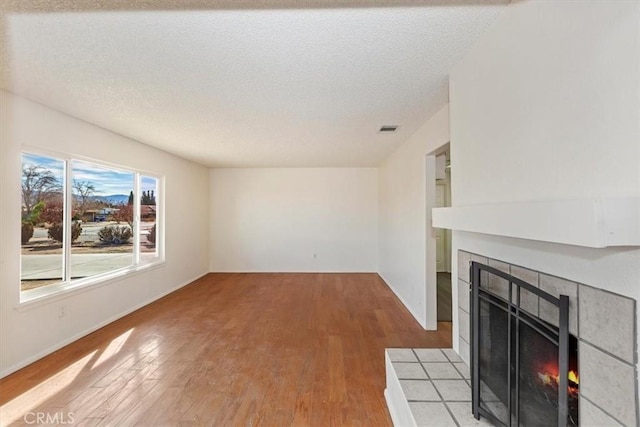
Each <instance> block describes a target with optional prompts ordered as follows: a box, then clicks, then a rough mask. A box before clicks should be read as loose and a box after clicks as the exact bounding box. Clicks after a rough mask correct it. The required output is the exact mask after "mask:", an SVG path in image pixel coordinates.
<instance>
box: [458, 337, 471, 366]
mask: <svg viewBox="0 0 640 427" xmlns="http://www.w3.org/2000/svg"><path fill="white" fill-rule="evenodd" d="M458 348H459V350H460V358H461V359H462V360H464V362H465V363H466V364H467V365H468V364H469V363H470V362H471V355H470V353H469V343H468V342H467V341H465V340H460V341H459V343H458Z"/></svg>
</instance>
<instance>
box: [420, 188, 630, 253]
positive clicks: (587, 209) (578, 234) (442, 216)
mask: <svg viewBox="0 0 640 427" xmlns="http://www.w3.org/2000/svg"><path fill="white" fill-rule="evenodd" d="M432 218H433V219H432V225H433V227H437V228H446V229H450V230H459V231H468V232H473V233H482V234H491V235H496V236H503V237H513V238H519V239H529V240H537V241H543V242H552V243H562V244H567V245H576V246H585V247H591V248H604V247H609V246H640V197H628V198H600V199H579V200H553V201H533V202H514V203H496V204H486V205H473V206H454V207H449V208H434V209H433V211H432Z"/></svg>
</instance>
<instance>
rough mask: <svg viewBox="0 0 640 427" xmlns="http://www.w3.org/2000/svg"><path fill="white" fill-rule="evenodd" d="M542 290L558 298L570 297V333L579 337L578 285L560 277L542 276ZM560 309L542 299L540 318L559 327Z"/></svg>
mask: <svg viewBox="0 0 640 427" xmlns="http://www.w3.org/2000/svg"><path fill="white" fill-rule="evenodd" d="M540 289H542V290H543V291H545V292H547V293H549V294H551V295H553V296H554V297H556V298H558V297H559V296H560V295H567V296H568V297H569V332H571V333H572V334H573V335H575V336H578V284H577V283H575V282H570V281H568V280H565V279H561V278H559V277H554V276H548V275H546V274H540ZM558 316H559V311H558V307H556V306H554V305H553V304H551V303H549V302H547V301H545V300H543V299H540V318H541V319H542V320H546V321H547V322H549V323H551V324H552V325H554V326H558Z"/></svg>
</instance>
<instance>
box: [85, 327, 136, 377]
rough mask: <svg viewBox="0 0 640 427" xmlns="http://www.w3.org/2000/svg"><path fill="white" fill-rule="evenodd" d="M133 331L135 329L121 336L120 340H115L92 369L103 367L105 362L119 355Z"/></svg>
mask: <svg viewBox="0 0 640 427" xmlns="http://www.w3.org/2000/svg"><path fill="white" fill-rule="evenodd" d="M133 330H134V328H131V329H129V330H128V331H127V332H125V333H124V334H122V335H120V336H119V337H118V338H114V339H113V340H112V341H111V342H110V343H109V346H108V347H107V348H106V349H104V351H103V352H102V353H101V354H100V358H99V359H98V360H97V361H96V363H94V364H93V366H92V367H91V369H95V368H97V367H98V366H100V365H102V364H103V363H104V362H106V361H107V360H109V359H110V358H111V357H112V356H114V355H116V354H118V353H119V352H120V350H121V349H122V346H123V345H124V343H126V342H127V340H128V339H129V336H130V335H131V333H132V332H133Z"/></svg>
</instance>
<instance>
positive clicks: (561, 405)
mask: <svg viewBox="0 0 640 427" xmlns="http://www.w3.org/2000/svg"><path fill="white" fill-rule="evenodd" d="M469 272H470V275H469V277H470V278H471V289H470V294H471V307H470V310H471V381H472V382H471V389H472V410H473V416H474V417H475V418H476V419H480V416H483V417H486V418H488V419H491V420H493V421H494V422H497V423H499V424H502V425H507V426H509V427H511V425H512V424H513V425H516V426H519V425H520V414H519V408H518V405H517V404H515V407H514V402H513V400H515V402H518V399H519V393H520V390H519V383H518V381H514V380H513V378H518V375H519V369H520V363H519V352H518V351H517V349H518V347H519V339H520V332H519V330H520V328H519V326H520V322H524V323H525V324H526V325H527V326H529V327H531V328H533V329H534V330H535V331H537V332H538V333H540V334H542V335H543V336H545V337H546V338H547V339H548V340H550V341H551V342H553V343H554V344H556V345H557V346H558V350H559V352H558V359H559V360H558V371H559V373H558V376H559V379H558V381H559V385H558V426H559V427H566V425H567V421H568V417H569V413H568V412H569V405H568V399H569V396H568V394H569V393H568V373H569V297H568V296H566V295H560V297H559V298H556V297H554V296H553V295H551V294H549V293H547V292H545V291H543V290H541V289H539V288H536V287H535V286H532V285H530V284H529V283H527V282H525V281H523V280H521V279H519V278H517V277H514V276H512V275H510V274H508V273H505V272H503V271H500V270H497V269H495V268H493V267H490V266H488V265H485V264H481V263H479V262H476V261H472V262H471V263H470V267H469ZM482 272H487V273H488V274H493V275H495V276H497V277H500V278H502V279H504V280H506V281H507V282H508V283H509V299H508V300H505V299H504V298H503V297H502V296H500V295H497V294H495V293H493V292H491V291H490V290H489V289H488V283H487V287H486V288H483V287H482V285H484V283H482V276H483V275H482ZM486 277H488V276H486ZM514 288H515V292H514ZM522 289H525V290H527V291H528V292H531V293H533V294H535V295H537V296H538V297H540V298H542V299H544V300H545V301H547V302H549V303H550V304H553V305H554V306H556V307H558V309H559V318H558V328H554V327H551V326H550V327H546V326H545V325H544V324H540V323H537V322H531V321H530V320H529V318H530V316H529V315H527V314H526V313H521V308H520V307H521V290H522ZM480 300H483V301H486V302H488V303H489V304H491V305H492V306H494V307H498V308H500V309H502V310H504V311H506V312H507V315H508V328H509V329H508V337H509V338H508V353H509V354H508V357H507V360H508V371H507V372H508V375H507V381H508V385H507V389H508V390H512V383H513V382H515V399H513V398H512V393H511V391H509V392H508V393H507V410H508V412H507V413H508V414H510V415H509V416H508V419H509V423H508V424H504V423H502V422H501V421H500V420H498V419H497V418H496V417H495V416H494V415H493V414H491V413H490V412H488V411H486V410H485V409H484V408H482V407H481V406H480V354H479V353H480V352H479V348H480V338H481V336H480V319H479V316H480ZM505 307H506V308H505ZM512 325H513V326H512ZM514 327H515V331H513V332H515V333H514V334H512V328H514ZM514 337H515V338H514ZM513 341H515V343H514V342H513ZM514 346H515V357H513V354H512V352H514ZM514 359H515V366H514V363H512V361H513V360H514Z"/></svg>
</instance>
